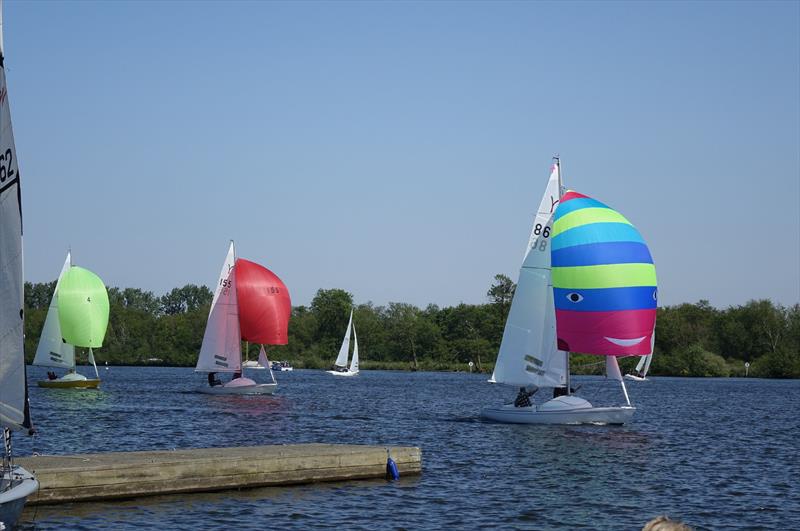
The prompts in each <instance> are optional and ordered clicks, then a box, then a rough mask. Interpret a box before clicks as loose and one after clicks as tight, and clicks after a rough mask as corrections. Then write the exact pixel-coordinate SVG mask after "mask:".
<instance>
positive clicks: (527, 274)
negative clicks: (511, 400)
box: [489, 164, 567, 387]
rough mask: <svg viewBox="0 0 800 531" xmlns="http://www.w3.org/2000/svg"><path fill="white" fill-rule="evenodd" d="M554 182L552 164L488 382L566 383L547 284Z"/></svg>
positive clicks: (556, 190) (556, 179)
mask: <svg viewBox="0 0 800 531" xmlns="http://www.w3.org/2000/svg"><path fill="white" fill-rule="evenodd" d="M559 180H560V175H559V167H558V165H557V164H554V165H553V168H552V171H551V172H550V179H549V180H548V182H547V188H545V191H544V195H543V196H542V200H541V202H540V204H539V209H538V211H537V212H536V218H535V219H534V221H533V227H532V229H531V236H530V238H529V240H528V247H527V248H526V251H525V259H524V260H523V263H522V268H521V269H520V272H519V279H518V281H517V289H516V291H515V293H514V298H513V300H512V301H511V309H510V311H509V313H508V319H507V321H506V327H505V330H504V331H503V340H502V342H501V344H500V352H499V354H498V355H497V361H496V363H495V367H494V373H493V374H492V377H491V379H490V380H489V381H490V382H493V383H502V384H507V385H514V386H519V387H527V386H536V387H560V386H563V385H565V384H566V382H567V374H566V372H567V353H566V352H564V351H560V350H558V349H557V348H556V337H555V335H556V324H555V306H554V304H553V286H552V284H551V281H550V246H549V242H550V232H551V231H552V226H553V213H554V212H555V209H556V205H558V201H559V198H560V197H561V190H560V183H559Z"/></svg>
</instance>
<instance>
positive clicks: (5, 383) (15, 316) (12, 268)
mask: <svg viewBox="0 0 800 531" xmlns="http://www.w3.org/2000/svg"><path fill="white" fill-rule="evenodd" d="M21 197H22V193H21V190H20V176H19V165H18V163H17V150H16V147H15V145H14V132H13V130H12V128H11V108H10V106H9V103H8V89H7V87H6V71H5V67H4V65H3V50H2V34H0V301H2V303H1V304H0V425H2V426H4V427H7V428H12V429H24V428H28V427H30V426H29V424H30V422H29V419H26V417H27V415H26V412H27V401H28V397H27V387H26V381H25V354H24V349H23V303H24V297H23V280H22V199H21Z"/></svg>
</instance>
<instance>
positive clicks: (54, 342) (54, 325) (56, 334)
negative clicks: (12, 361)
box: [33, 253, 75, 369]
mask: <svg viewBox="0 0 800 531" xmlns="http://www.w3.org/2000/svg"><path fill="white" fill-rule="evenodd" d="M71 264H72V258H71V256H70V253H67V258H66V259H65V260H64V266H63V267H62V268H61V273H59V275H58V280H57V281H56V288H55V290H53V298H52V299H50V307H49V308H48V309H47V317H45V319H44V326H43V327H42V335H41V336H39V346H38V347H37V348H36V356H35V357H34V358H33V364H34V365H39V366H42V367H56V368H59V369H74V368H75V347H74V346H72V345H70V344H69V343H67V342H65V341H64V338H63V337H62V335H61V325H59V324H58V285H59V284H60V283H61V277H63V276H64V273H66V272H67V270H68V269H69V268H70V265H71Z"/></svg>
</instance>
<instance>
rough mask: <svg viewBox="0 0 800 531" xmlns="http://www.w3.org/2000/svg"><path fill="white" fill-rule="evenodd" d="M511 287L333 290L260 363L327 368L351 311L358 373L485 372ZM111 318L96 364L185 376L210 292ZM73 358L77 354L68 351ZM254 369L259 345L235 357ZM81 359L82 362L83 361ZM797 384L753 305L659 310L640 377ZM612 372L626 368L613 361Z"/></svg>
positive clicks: (769, 319) (140, 300) (302, 311)
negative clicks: (147, 367) (358, 300)
mask: <svg viewBox="0 0 800 531" xmlns="http://www.w3.org/2000/svg"><path fill="white" fill-rule="evenodd" d="M515 287H516V286H515V285H514V283H513V282H512V281H511V280H510V279H509V278H508V277H507V276H505V275H496V276H495V277H494V281H493V282H492V284H491V286H490V287H489V290H488V291H487V294H486V295H487V302H486V303H484V304H463V303H462V304H458V305H456V306H448V307H439V306H437V305H435V304H429V305H428V306H426V307H425V308H419V307H416V306H414V305H411V304H407V303H401V302H390V303H389V304H387V305H385V306H376V305H374V304H373V303H371V302H367V303H363V304H358V305H356V304H354V301H353V296H352V294H350V293H348V292H347V291H344V290H341V289H320V290H318V291H317V293H316V295H315V297H314V299H313V300H312V301H311V304H310V305H308V306H303V305H301V306H295V307H293V308H292V317H291V320H290V322H289V344H288V345H282V346H271V347H268V348H267V351H268V355H269V357H270V359H273V360H276V359H277V360H288V361H290V362H291V363H292V364H293V365H294V366H295V367H300V368H328V367H330V366H331V364H332V363H333V360H334V359H335V358H336V354H337V353H338V350H339V346H340V344H341V341H342V337H343V335H344V331H345V328H346V327H347V320H348V317H349V314H350V309H351V308H352V309H353V319H354V322H355V325H356V330H357V333H358V344H359V357H360V358H361V367H362V368H365V369H370V368H373V369H377V368H382V369H410V370H469V368H468V364H469V363H470V362H472V365H473V370H478V371H482V372H491V371H492V367H493V364H494V361H495V358H496V356H497V352H498V349H499V348H500V341H501V339H502V336H503V328H504V326H505V321H506V317H507V315H508V311H509V309H510V307H511V301H512V298H513V295H514V289H515ZM54 289H55V281H53V282H49V283H37V284H32V283H29V282H26V283H25V311H26V320H25V352H26V359H27V360H28V361H29V362H30V361H32V360H33V356H34V354H35V352H36V346H37V343H38V340H39V335H40V333H41V329H42V326H43V325H44V319H45V316H46V315H47V308H48V306H49V304H50V299H51V297H52V294H53V290H54ZM108 295H109V302H110V307H111V312H110V316H109V325H108V330H107V332H106V338H105V341H104V343H103V346H102V348H100V349H97V350H95V356H96V358H97V359H98V360H99V362H100V363H103V362H106V361H107V362H109V363H110V364H112V365H144V364H160V365H172V366H194V364H195V363H196V361H197V355H198V352H199V351H200V344H201V343H202V340H203V332H204V330H205V325H206V319H207V317H208V312H209V307H210V304H211V299H212V293H211V291H210V290H209V289H208V288H207V287H206V286H195V285H194V284H187V285H186V286H183V287H181V288H174V289H173V290H171V291H170V292H168V293H166V294H164V295H162V296H160V297H159V296H156V295H154V294H153V293H152V292H149V291H143V290H141V289H138V288H124V289H120V288H110V289H109V290H108ZM77 350H78V352H79V355H80V353H81V349H77ZM246 355H247V356H248V358H249V359H256V358H257V356H258V346H257V345H249V348H247V349H246ZM83 359H85V358H83ZM597 362H598V358H597V357H596V356H588V355H580V354H573V355H572V362H571V365H572V368H573V370H574V371H575V372H578V373H592V372H599V371H601V370H602V364H598V363H597ZM745 363H749V364H750V365H749V370H748V372H749V374H750V375H751V376H759V377H769V378H798V377H800V305H798V304H795V305H793V306H791V307H784V306H781V305H777V304H774V303H772V302H771V301H769V300H754V301H750V302H748V303H746V304H744V305H740V306H731V307H729V308H726V309H717V308H714V307H712V306H711V305H710V304H709V303H708V302H707V301H703V300H701V301H699V302H697V303H695V304H688V303H687V304H680V305H677V306H666V307H662V308H659V309H658V317H657V326H656V345H655V355H654V357H653V363H652V366H651V374H653V375H663V376H744V374H745ZM620 364H621V366H622V368H623V370H625V369H627V368H629V367H632V366H633V364H635V359H633V358H628V359H625V358H624V359H622V360H621V361H620Z"/></svg>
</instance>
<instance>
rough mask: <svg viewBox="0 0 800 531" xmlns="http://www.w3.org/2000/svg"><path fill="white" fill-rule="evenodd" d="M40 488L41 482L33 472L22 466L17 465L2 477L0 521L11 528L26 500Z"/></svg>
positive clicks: (0, 479) (0, 483) (0, 484)
mask: <svg viewBox="0 0 800 531" xmlns="http://www.w3.org/2000/svg"><path fill="white" fill-rule="evenodd" d="M38 488H39V482H38V481H36V478H34V477H33V474H31V473H30V472H28V471H27V470H25V469H24V468H22V467H21V466H15V467H14V468H13V469H12V470H11V472H7V473H5V474H3V476H2V477H0V523H2V524H4V525H5V528H8V529H11V528H12V527H13V526H14V524H16V522H17V520H19V516H20V514H22V509H23V508H24V507H25V500H26V499H27V498H28V496H30V495H31V494H33V493H34V492H36V490H37V489H38Z"/></svg>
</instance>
